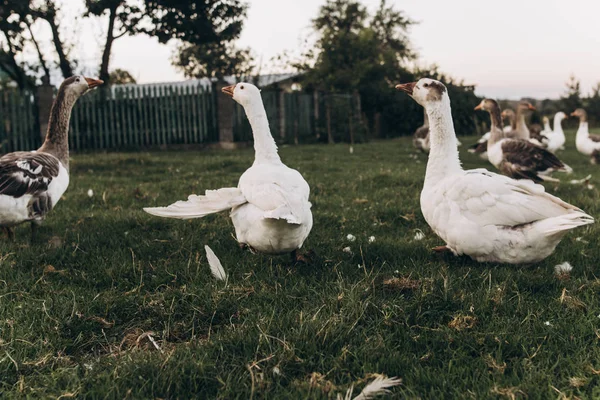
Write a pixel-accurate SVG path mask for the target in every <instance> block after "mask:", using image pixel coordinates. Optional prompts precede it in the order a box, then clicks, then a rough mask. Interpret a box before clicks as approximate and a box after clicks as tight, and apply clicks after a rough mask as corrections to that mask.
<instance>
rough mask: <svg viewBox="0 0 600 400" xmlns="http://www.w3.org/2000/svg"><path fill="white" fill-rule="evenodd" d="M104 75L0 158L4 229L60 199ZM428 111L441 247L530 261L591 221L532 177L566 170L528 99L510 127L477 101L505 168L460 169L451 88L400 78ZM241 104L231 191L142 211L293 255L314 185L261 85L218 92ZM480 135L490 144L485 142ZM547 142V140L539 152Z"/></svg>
mask: <svg viewBox="0 0 600 400" xmlns="http://www.w3.org/2000/svg"><path fill="white" fill-rule="evenodd" d="M102 83H103V82H102V81H100V80H95V79H90V78H85V77H83V76H75V77H71V78H69V79H67V80H65V81H64V82H63V84H62V85H61V86H60V88H59V91H58V95H57V97H56V100H55V102H54V104H53V106H52V111H51V115H50V120H49V126H48V132H47V135H46V139H45V141H44V144H43V145H42V147H40V148H39V149H38V150H36V151H32V152H15V153H10V154H6V155H4V156H3V157H1V158H0V226H2V227H3V228H4V229H5V230H6V231H7V233H8V235H9V237H11V238H12V237H13V236H14V234H13V233H12V227H14V226H15V225H18V224H21V223H24V222H28V221H29V222H31V223H32V235H33V234H34V232H35V226H36V224H38V223H40V222H41V221H42V220H43V219H44V218H45V217H46V216H47V215H48V213H49V212H50V211H51V210H52V208H53V207H54V206H55V205H56V203H57V202H58V201H59V200H60V198H61V196H62V194H63V193H64V192H65V190H66V189H67V186H68V184H69V148H68V136H67V135H68V127H69V119H70V115H71V109H72V107H73V105H74V104H75V102H76V100H77V99H78V98H79V97H80V96H82V95H83V94H85V93H86V92H88V91H89V90H90V89H93V88H94V87H96V86H99V85H101V84H102ZM396 88H397V89H399V90H401V91H404V92H406V93H407V94H408V95H409V96H411V97H412V98H413V99H414V100H415V101H416V102H417V103H419V104H420V105H421V106H423V107H424V109H425V113H426V116H427V120H426V121H427V126H426V132H425V133H424V134H423V132H421V133H420V136H419V137H416V138H415V143H418V144H419V145H422V147H421V148H423V149H425V146H426V149H427V151H428V152H429V160H428V163H427V170H426V174H425V181H424V186H423V190H422V192H421V200H420V204H421V211H422V213H423V216H424V217H425V220H426V221H427V223H428V224H429V226H430V227H431V228H432V229H433V231H434V232H435V233H436V234H437V235H438V236H439V237H440V238H441V239H442V240H443V241H444V242H445V245H444V246H439V247H437V248H435V249H434V250H436V251H441V252H446V251H448V252H452V253H453V254H454V255H467V256H469V257H471V258H472V259H474V260H476V261H480V262H500V263H511V264H519V263H533V262H538V261H541V260H543V259H544V258H546V257H548V256H549V255H550V254H552V252H553V251H554V249H555V248H556V246H557V245H558V243H559V242H560V240H561V239H562V237H563V236H564V235H565V234H566V233H567V232H568V231H570V230H571V229H573V228H576V227H578V226H582V225H587V224H591V223H593V222H594V219H593V218H592V217H591V216H590V215H588V214H586V213H585V212H583V211H582V210H580V209H579V208H577V207H576V206H573V205H571V204H568V203H566V202H564V201H562V200H561V199H559V198H558V197H555V196H553V195H551V194H549V193H546V192H545V189H544V187H543V186H542V185H539V184H537V183H536V182H540V181H544V180H549V179H553V178H551V177H550V176H549V174H551V173H552V172H554V171H565V172H569V171H570V168H569V167H568V166H567V165H565V164H564V163H562V162H561V161H560V160H559V159H558V158H557V157H556V156H555V155H554V154H553V151H556V150H558V149H560V147H561V146H562V145H563V144H564V133H563V132H562V128H561V127H560V121H561V120H562V119H564V118H565V115H564V114H562V113H558V114H557V115H556V116H555V126H554V130H550V128H549V127H548V126H546V129H545V130H544V131H543V132H542V133H541V134H540V135H539V136H536V137H531V135H530V132H529V130H528V129H527V126H526V125H525V120H524V115H525V113H526V112H528V110H530V109H531V108H532V106H531V105H530V104H528V103H521V104H520V105H519V107H518V108H517V112H516V114H515V115H514V116H512V117H511V114H510V113H509V112H507V111H508V110H507V111H505V113H504V116H506V117H508V118H512V120H511V126H510V129H506V130H505V129H503V128H502V116H503V114H502V113H501V112H500V107H499V106H498V103H497V102H496V101H494V100H490V99H486V100H483V101H482V102H481V103H480V104H479V105H478V106H477V107H476V109H481V110H484V111H487V112H488V113H489V114H490V118H491V122H492V123H491V130H490V132H489V133H488V134H486V137H485V138H482V139H483V140H482V141H481V143H479V146H477V147H478V148H479V147H481V148H482V149H484V150H485V151H480V153H482V154H483V153H484V152H485V153H486V156H487V158H488V159H489V160H490V162H491V163H492V164H493V165H494V166H496V167H497V168H498V169H499V170H500V171H501V172H503V173H504V174H505V175H499V174H496V173H493V172H489V171H487V170H485V169H475V170H463V168H462V167H461V163H460V160H459V153H458V148H457V146H458V140H457V138H456V134H455V132H454V125H453V121H452V115H451V109H450V98H449V96H448V92H447V89H446V87H445V86H444V85H443V84H442V83H441V82H438V81H436V80H433V79H427V78H424V79H421V80H419V81H418V82H413V83H407V84H400V85H397V86H396ZM223 92H224V93H225V94H226V95H229V96H231V97H232V98H233V100H234V101H236V102H237V103H239V104H240V105H241V106H243V108H244V110H245V112H246V115H247V117H248V120H249V122H250V125H251V126H252V132H253V136H254V150H255V159H254V163H253V164H252V166H251V167H250V168H249V169H247V170H246V171H245V172H244V173H243V174H242V176H241V177H240V180H239V183H238V186H237V187H234V188H222V189H217V190H207V191H206V192H205V194H204V195H191V196H189V197H188V199H187V200H184V201H178V202H176V203H174V204H171V205H170V206H168V207H153V208H145V209H144V210H145V211H146V212H148V213H150V214H152V215H155V216H160V217H168V218H179V219H189V218H201V217H204V216H206V215H208V214H212V213H217V212H221V211H226V210H230V216H231V219H232V222H233V225H234V228H235V234H236V238H237V241H238V242H239V244H240V245H242V246H247V247H249V248H250V249H251V250H253V251H258V252H262V253H266V254H286V253H290V254H291V255H292V257H293V259H294V260H297V261H306V258H305V257H304V256H303V255H302V254H300V253H299V250H300V249H301V247H302V245H303V244H304V242H305V240H306V239H307V237H308V235H309V233H310V231H311V229H312V226H313V217H312V212H311V203H310V202H309V194H310V187H309V185H308V183H307V182H306V181H305V180H304V178H303V177H302V175H301V174H300V173H299V172H298V171H296V170H294V169H292V168H289V167H288V166H286V165H285V164H284V163H283V162H282V160H281V158H280V156H279V154H278V152H277V145H276V143H275V140H274V139H273V136H272V135H271V132H270V129H269V123H268V118H267V114H266V111H265V108H264V106H263V102H262V98H261V95H260V91H259V90H258V89H257V88H256V87H255V86H253V85H251V84H249V83H238V84H237V85H234V86H228V87H226V88H224V89H223ZM572 115H574V116H577V117H579V119H580V127H579V131H578V132H577V140H576V143H577V148H578V150H579V151H581V152H582V153H584V154H586V155H589V156H591V157H592V158H593V159H595V160H598V158H599V153H600V137H596V136H593V135H590V134H589V132H588V127H587V116H586V114H585V111H584V110H581V109H579V110H576V111H575V112H574V113H573V114H572ZM484 142H485V146H483V145H482V143H484ZM544 147H545V148H544Z"/></svg>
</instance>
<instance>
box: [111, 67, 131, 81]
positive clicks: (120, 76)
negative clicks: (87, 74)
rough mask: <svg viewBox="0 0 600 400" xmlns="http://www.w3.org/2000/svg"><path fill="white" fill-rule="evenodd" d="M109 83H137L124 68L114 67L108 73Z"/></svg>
mask: <svg viewBox="0 0 600 400" xmlns="http://www.w3.org/2000/svg"><path fill="white" fill-rule="evenodd" d="M110 83H112V84H115V85H124V84H128V83H137V80H136V79H135V78H134V77H133V76H132V75H131V74H130V73H129V71H125V70H124V69H119V68H117V69H115V70H113V71H112V72H111V73H110Z"/></svg>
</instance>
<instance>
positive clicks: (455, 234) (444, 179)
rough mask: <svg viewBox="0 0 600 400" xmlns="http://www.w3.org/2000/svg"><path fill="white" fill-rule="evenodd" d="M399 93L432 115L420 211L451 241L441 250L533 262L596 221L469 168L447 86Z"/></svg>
mask: <svg viewBox="0 0 600 400" xmlns="http://www.w3.org/2000/svg"><path fill="white" fill-rule="evenodd" d="M396 88H397V89H399V90H402V91H404V92H406V93H407V94H409V95H410V96H411V97H412V98H413V99H414V100H415V101H416V102H417V103H419V104H420V105H422V106H423V107H424V108H425V110H426V112H427V115H428V117H429V126H430V140H431V151H430V152H429V159H428V161H427V169H426V173H425V182H424V185H423V190H422V192H421V211H422V213H423V216H424V217H425V220H426V221H427V223H428V224H429V226H430V227H431V228H432V229H433V231H434V232H435V233H436V234H437V235H438V236H439V237H440V238H441V239H442V240H444V242H445V243H446V244H445V245H444V246H440V247H437V248H435V249H434V250H436V251H450V252H452V253H453V254H455V255H467V256H469V257H471V258H473V259H474V260H477V261H480V262H501V263H509V264H522V263H534V262H538V261H541V260H543V259H545V258H546V257H548V256H549V255H550V254H552V253H553V252H554V249H555V248H556V246H557V245H558V243H559V242H560V240H561V239H562V238H563V237H564V235H565V234H567V233H568V232H569V231H570V230H571V229H573V228H576V227H578V226H582V225H587V224H591V223H593V222H594V219H593V218H592V217H591V216H589V215H588V214H586V213H585V212H583V211H582V210H580V209H579V208H577V207H575V206H573V205H571V204H568V203H566V202H564V201H562V200H561V199H559V198H558V197H555V196H552V195H550V194H548V193H546V192H545V190H544V187H543V186H541V185H538V184H535V183H534V182H532V181H530V180H515V179H512V178H509V177H506V176H503V175H498V174H495V173H493V172H489V171H487V170H485V169H475V170H467V171H465V170H464V169H463V168H462V166H461V163H460V160H459V157H458V149H457V146H456V134H455V133H454V125H453V121H452V114H451V107H450V97H449V96H448V91H447V89H446V86H444V84H442V83H441V82H439V81H436V80H433V79H428V78H424V79H421V80H419V81H418V82H413V83H407V84H401V85H397V86H396Z"/></svg>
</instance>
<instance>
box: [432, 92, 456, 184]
mask: <svg viewBox="0 0 600 400" xmlns="http://www.w3.org/2000/svg"><path fill="white" fill-rule="evenodd" d="M427 116H428V118H429V138H430V144H431V149H430V151H429V159H428V161H427V172H426V174H425V186H426V187H427V186H431V185H435V184H436V183H438V182H439V181H440V180H442V179H443V178H445V177H447V176H450V175H454V174H456V173H459V172H460V171H462V167H461V165H460V160H459V158H458V148H457V141H456V133H455V131H454V125H453V123H452V113H451V109H450V100H449V99H447V98H443V99H442V100H441V101H440V102H436V103H435V104H433V105H429V106H428V107H427Z"/></svg>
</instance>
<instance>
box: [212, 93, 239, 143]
mask: <svg viewBox="0 0 600 400" xmlns="http://www.w3.org/2000/svg"><path fill="white" fill-rule="evenodd" d="M225 86H228V85H227V84H226V83H225V82H217V83H216V84H215V85H214V88H215V90H214V91H215V96H216V97H217V123H218V127H219V144H220V145H221V147H223V148H234V147H235V144H234V140H233V107H234V106H235V104H234V101H233V100H232V99H230V98H229V96H225V95H223V94H222V93H221V89H223V88H224V87H225Z"/></svg>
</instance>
